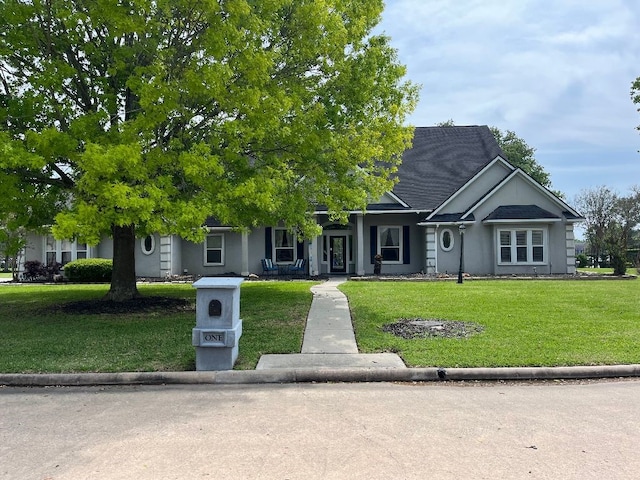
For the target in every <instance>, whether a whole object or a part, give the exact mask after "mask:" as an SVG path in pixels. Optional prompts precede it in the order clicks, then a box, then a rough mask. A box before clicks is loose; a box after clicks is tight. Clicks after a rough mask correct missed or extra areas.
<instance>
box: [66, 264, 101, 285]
mask: <svg viewBox="0 0 640 480" xmlns="http://www.w3.org/2000/svg"><path fill="white" fill-rule="evenodd" d="M112 270H113V260H110V259H107V258H82V259H79V260H74V261H73V262H69V263H67V264H66V265H65V266H64V276H65V278H66V279H67V280H69V281H70V282H77V283H88V282H91V283H95V282H97V283H102V282H110V281H111V271H112Z"/></svg>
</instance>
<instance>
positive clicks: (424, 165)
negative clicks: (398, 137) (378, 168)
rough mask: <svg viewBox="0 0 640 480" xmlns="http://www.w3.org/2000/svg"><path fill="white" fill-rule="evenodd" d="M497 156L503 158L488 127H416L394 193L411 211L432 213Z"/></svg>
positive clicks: (400, 167) (399, 170) (405, 153)
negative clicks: (429, 211) (411, 144)
mask: <svg viewBox="0 0 640 480" xmlns="http://www.w3.org/2000/svg"><path fill="white" fill-rule="evenodd" d="M498 156H501V157H503V158H505V155H504V153H503V152H502V150H501V149H500V147H499V146H498V143H497V142H496V140H495V138H494V136H493V134H492V133H491V131H490V130H489V127H487V126H484V125H483V126H465V127H418V128H416V129H415V133H414V136H413V146H412V148H410V149H408V150H406V151H405V152H404V154H403V155H402V164H401V165H400V166H399V167H398V172H397V177H398V179H399V181H398V183H397V184H396V186H395V187H394V189H393V193H394V194H395V195H397V196H398V197H399V198H400V199H401V200H403V201H404V202H406V203H407V204H408V205H409V206H410V207H411V208H412V209H415V210H433V209H435V208H436V207H438V206H439V205H440V204H441V203H442V202H444V201H445V200H446V199H447V198H449V197H450V196H451V195H453V194H454V193H455V192H456V191H457V190H458V189H460V188H461V187H462V186H464V185H465V184H466V183H467V182H468V181H469V180H470V179H471V178H473V177H474V176H475V175H476V174H477V173H478V172H480V170H482V168H483V167H485V166H486V165H487V164H489V163H490V162H491V161H493V160H494V159H495V158H496V157H498Z"/></svg>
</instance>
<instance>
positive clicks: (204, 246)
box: [203, 233, 225, 267]
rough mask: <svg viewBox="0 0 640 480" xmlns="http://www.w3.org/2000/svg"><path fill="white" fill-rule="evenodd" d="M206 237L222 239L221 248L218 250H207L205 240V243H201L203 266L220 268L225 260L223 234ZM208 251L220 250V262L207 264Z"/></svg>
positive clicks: (210, 234)
mask: <svg viewBox="0 0 640 480" xmlns="http://www.w3.org/2000/svg"><path fill="white" fill-rule="evenodd" d="M207 237H221V238H222V242H221V244H222V246H221V247H220V248H212V249H208V248H207V240H206V238H205V241H204V243H203V248H204V251H203V255H204V258H203V265H204V266H205V267H221V266H223V265H224V260H225V238H224V233H208V234H207ZM208 250H220V262H219V263H218V262H207V251H208Z"/></svg>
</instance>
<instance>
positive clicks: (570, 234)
mask: <svg viewBox="0 0 640 480" xmlns="http://www.w3.org/2000/svg"><path fill="white" fill-rule="evenodd" d="M397 177H398V180H399V181H398V183H397V184H396V186H395V188H394V189H393V191H392V192H388V193H387V194H386V195H384V196H383V197H382V198H380V199H379V200H378V201H377V202H376V203H372V204H370V205H369V206H368V207H367V210H366V211H364V212H362V211H353V212H350V216H349V223H347V224H346V225H340V224H337V223H333V222H331V221H330V220H329V217H328V215H327V212H326V211H323V210H321V209H320V210H318V211H317V212H315V214H316V218H317V221H318V224H319V225H320V226H322V234H321V235H320V236H318V237H316V238H314V239H312V240H310V241H305V242H300V243H299V242H297V241H296V239H295V238H294V236H293V235H292V234H291V233H290V232H289V231H287V230H286V229H285V228H281V227H280V226H278V225H273V226H267V227H262V228H256V229H254V230H252V231H251V232H249V233H239V232H236V231H234V230H233V228H232V227H231V226H224V225H219V224H217V223H216V222H215V221H214V220H210V221H208V222H207V227H208V228H209V234H208V235H207V238H206V240H205V242H204V243H202V244H196V243H193V242H189V241H187V240H183V239H181V238H180V237H178V236H160V235H153V236H149V237H147V238H143V239H140V240H139V244H138V247H137V251H136V273H137V274H138V275H139V276H143V277H165V276H169V275H178V274H184V273H188V274H193V275H210V276H212V275H224V274H228V275H229V274H238V275H244V276H246V275H249V274H250V273H256V274H259V275H260V274H262V263H261V260H262V259H264V258H269V259H272V261H273V263H275V264H278V265H282V266H284V265H290V264H293V263H294V262H295V261H296V260H297V259H305V260H306V269H307V272H308V273H309V274H311V275H325V274H328V275H331V274H336V275H345V274H347V275H370V274H372V273H373V267H374V257H375V255H377V254H379V255H381V256H382V259H383V260H382V273H383V274H411V273H418V272H423V273H426V274H433V275H435V274H440V273H455V272H457V271H458V269H459V266H460V257H461V255H460V253H461V252H460V247H461V244H462V243H463V242H461V238H460V237H461V235H462V234H464V271H465V272H467V273H470V274H472V275H510V274H534V273H537V274H573V273H575V243H574V231H573V228H574V224H575V223H576V222H579V221H582V220H583V218H582V217H581V215H580V214H579V213H578V212H577V211H576V210H574V209H573V208H572V207H571V206H569V205H567V204H566V203H565V202H564V201H563V200H562V199H560V198H558V197H557V196H555V195H554V194H553V193H552V192H551V191H550V190H548V189H546V188H545V187H543V186H542V185H540V184H539V183H537V182H536V181H535V180H533V179H532V178H531V177H530V176H529V175H527V174H526V173H524V172H523V171H522V170H520V169H518V168H515V167H514V166H513V165H511V164H510V163H509V162H507V161H506V159H505V158H504V153H503V152H502V150H501V149H500V147H499V146H498V144H497V143H496V140H495V139H494V137H493V135H492V134H491V132H490V130H489V128H488V127H486V126H468V127H422V128H416V130H415V135H414V139H413V147H412V148H411V149H409V150H407V151H406V152H405V153H404V155H403V161H402V165H401V166H400V167H399V169H398V172H397ZM462 226H464V227H462ZM111 255H112V242H111V240H110V239H105V241H103V242H101V243H100V244H99V245H98V246H97V247H87V246H86V245H84V244H78V243H76V242H71V241H64V240H63V241H60V240H54V239H53V238H52V237H47V238H42V237H37V236H32V237H31V238H30V242H29V246H28V247H27V249H26V255H25V258H26V259H27V260H41V261H43V262H44V261H52V260H56V261H58V262H61V263H65V262H66V261H69V260H74V259H76V258H85V257H106V258H111Z"/></svg>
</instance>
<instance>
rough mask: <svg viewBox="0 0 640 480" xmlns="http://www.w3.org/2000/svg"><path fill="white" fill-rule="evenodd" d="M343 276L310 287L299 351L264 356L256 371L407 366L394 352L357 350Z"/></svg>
mask: <svg viewBox="0 0 640 480" xmlns="http://www.w3.org/2000/svg"><path fill="white" fill-rule="evenodd" d="M346 281H347V279H346V278H334V279H331V280H329V281H326V282H324V283H322V284H320V285H316V286H314V287H312V288H311V292H312V293H313V301H312V302H311V308H310V310H309V315H308V317H307V326H306V328H305V332H304V339H303V341H302V351H301V353H299V354H288V355H285V354H282V355H273V354H271V355H263V356H262V357H261V358H260V361H259V362H258V365H257V367H256V370H270V369H281V368H294V369H305V368H306V369H318V368H332V369H335V368H406V366H405V364H404V362H403V361H402V360H401V359H400V357H399V356H398V355H396V354H394V353H370V354H363V353H358V346H357V344H356V337H355V334H354V332H353V325H352V323H351V314H350V312H349V303H348V302H347V297H346V296H345V295H344V294H343V293H342V292H341V291H340V290H338V288H337V287H338V285H340V284H341V283H344V282H346Z"/></svg>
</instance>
